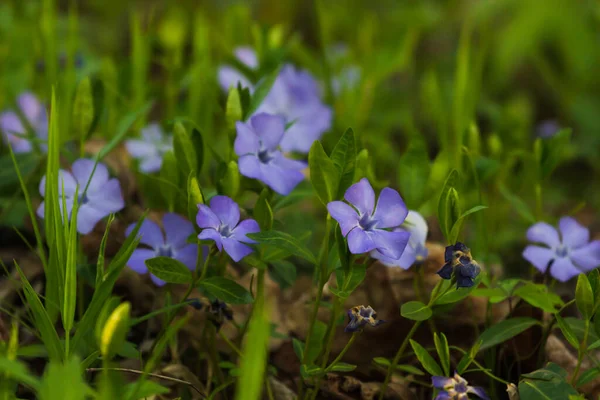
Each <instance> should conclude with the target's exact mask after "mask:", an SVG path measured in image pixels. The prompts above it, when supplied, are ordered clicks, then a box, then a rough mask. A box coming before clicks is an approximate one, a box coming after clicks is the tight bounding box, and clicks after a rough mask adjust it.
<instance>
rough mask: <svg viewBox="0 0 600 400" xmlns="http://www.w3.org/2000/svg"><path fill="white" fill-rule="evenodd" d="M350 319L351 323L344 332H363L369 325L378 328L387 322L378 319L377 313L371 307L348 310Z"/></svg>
mask: <svg viewBox="0 0 600 400" xmlns="http://www.w3.org/2000/svg"><path fill="white" fill-rule="evenodd" d="M348 318H349V319H350V321H349V322H348V325H347V326H346V328H345V329H344V332H356V331H359V330H361V329H362V328H363V327H364V326H365V325H367V324H369V325H371V326H372V327H376V326H379V325H381V324H383V323H384V322H385V321H384V320H381V319H377V313H376V312H375V310H373V308H372V307H371V306H367V307H365V306H355V307H352V308H351V309H349V310H348Z"/></svg>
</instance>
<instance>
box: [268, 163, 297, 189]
mask: <svg viewBox="0 0 600 400" xmlns="http://www.w3.org/2000/svg"><path fill="white" fill-rule="evenodd" d="M259 168H260V175H261V177H260V178H259V179H260V180H261V181H263V182H264V183H265V184H267V186H269V187H270V188H271V189H273V190H274V191H275V192H277V193H279V194H281V195H283V196H286V195H288V194H289V193H290V192H291V191H292V190H294V188H295V187H296V186H298V184H299V183H300V182H302V181H303V180H304V175H303V174H302V172H300V171H298V170H294V169H283V168H281V167H279V166H278V165H276V164H273V163H269V164H260V165H259Z"/></svg>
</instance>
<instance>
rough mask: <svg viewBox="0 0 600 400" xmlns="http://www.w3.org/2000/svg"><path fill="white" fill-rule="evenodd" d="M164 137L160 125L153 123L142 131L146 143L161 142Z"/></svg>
mask: <svg viewBox="0 0 600 400" xmlns="http://www.w3.org/2000/svg"><path fill="white" fill-rule="evenodd" d="M163 136H164V133H163V130H162V127H161V126H160V124H157V123H156V122H153V123H151V124H149V125H147V126H146V127H144V128H143V129H142V137H143V138H144V139H145V140H146V142H160V141H162V139H163ZM155 148H156V147H155Z"/></svg>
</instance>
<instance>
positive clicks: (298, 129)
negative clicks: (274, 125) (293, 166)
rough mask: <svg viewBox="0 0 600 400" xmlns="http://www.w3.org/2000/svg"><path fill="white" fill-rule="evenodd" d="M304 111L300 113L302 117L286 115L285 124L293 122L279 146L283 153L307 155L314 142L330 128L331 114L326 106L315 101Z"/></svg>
mask: <svg viewBox="0 0 600 400" xmlns="http://www.w3.org/2000/svg"><path fill="white" fill-rule="evenodd" d="M306 110H307V111H302V112H301V113H302V115H286V117H287V119H286V122H287V123H290V122H294V121H295V122H294V124H293V125H292V126H290V127H289V128H288V129H287V131H286V132H285V135H283V139H282V140H281V145H280V147H281V149H282V150H283V151H286V152H287V151H297V152H299V153H308V151H309V150H310V147H311V146H312V144H313V143H314V141H315V140H319V139H320V138H321V136H322V135H323V133H325V132H327V131H328V130H329V128H331V121H332V119H333V112H332V111H331V108H329V107H328V106H327V105H325V104H323V103H321V101H320V100H318V99H317V100H315V105H314V106H313V107H311V108H307V109H306ZM295 113H297V111H295V112H294V114H295ZM290 114H291V113H290Z"/></svg>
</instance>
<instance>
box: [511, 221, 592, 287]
mask: <svg viewBox="0 0 600 400" xmlns="http://www.w3.org/2000/svg"><path fill="white" fill-rule="evenodd" d="M558 228H559V230H560V236H559V233H558V231H557V230H556V229H555V228H554V227H553V226H551V225H549V224H547V223H545V222H538V223H537V224H535V225H533V226H532V227H531V228H529V230H528V231H527V239H528V240H530V241H531V242H536V243H542V244H545V245H546V246H548V247H541V246H534V245H530V246H527V247H526V248H525V251H523V257H524V258H525V259H526V260H527V261H529V262H530V263H531V264H533V266H534V267H536V268H537V269H538V270H539V271H540V272H542V273H545V272H546V270H547V269H548V268H550V274H551V275H552V276H553V277H554V278H556V279H558V280H559V281H561V282H566V281H568V280H569V279H571V278H573V277H574V276H577V275H579V274H581V273H584V272H588V271H590V270H592V269H594V268H596V267H598V266H599V265H600V240H594V241H592V242H590V231H589V230H588V229H587V228H586V227H584V226H582V225H580V224H579V223H578V222H577V221H576V220H575V219H574V218H571V217H563V218H561V219H560V221H559V222H558Z"/></svg>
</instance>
